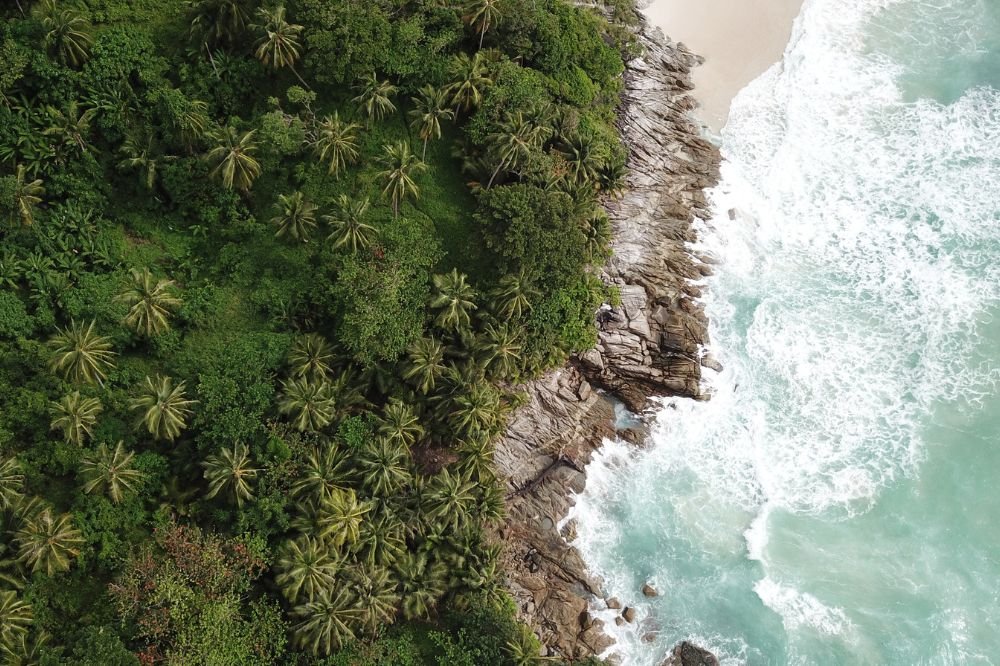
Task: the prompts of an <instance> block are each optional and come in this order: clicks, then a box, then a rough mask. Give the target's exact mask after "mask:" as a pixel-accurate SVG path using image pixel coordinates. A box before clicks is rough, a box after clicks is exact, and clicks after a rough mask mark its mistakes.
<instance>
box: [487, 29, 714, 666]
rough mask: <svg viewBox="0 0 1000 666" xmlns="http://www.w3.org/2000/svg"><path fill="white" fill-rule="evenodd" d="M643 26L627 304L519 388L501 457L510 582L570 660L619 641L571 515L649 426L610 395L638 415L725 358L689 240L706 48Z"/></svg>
mask: <svg viewBox="0 0 1000 666" xmlns="http://www.w3.org/2000/svg"><path fill="white" fill-rule="evenodd" d="M633 30H634V32H635V34H636V37H637V40H638V41H639V43H640V44H641V46H642V47H643V53H642V55H640V56H639V57H637V58H635V59H633V60H631V61H630V62H628V63H626V70H625V73H624V80H625V90H624V92H623V94H622V105H621V108H620V110H619V119H618V127H619V131H620V133H621V136H622V140H623V142H624V144H625V145H626V147H627V149H628V154H629V156H628V168H629V174H628V177H627V179H626V191H625V194H624V196H623V197H622V198H621V199H619V200H610V201H608V202H606V209H607V212H608V215H609V217H610V219H611V223H612V228H613V240H612V243H611V245H612V249H613V255H612V257H611V259H610V260H609V261H608V262H607V264H606V265H605V266H604V267H603V270H602V273H601V278H602V280H603V281H604V282H605V284H608V285H614V286H616V287H617V288H618V291H619V293H620V295H621V302H620V305H618V306H616V307H612V306H611V305H609V304H606V305H604V306H602V308H601V310H600V311H599V312H598V313H597V318H596V325H597V327H598V344H597V346H596V347H595V348H594V349H591V350H588V351H586V352H584V353H581V354H578V355H576V356H575V357H573V358H572V359H570V361H569V363H568V364H567V365H566V366H565V367H564V368H562V369H560V370H557V371H554V372H551V373H549V374H547V375H546V376H544V377H542V378H541V379H539V380H536V381H534V382H531V383H529V384H527V385H526V386H524V387H522V389H523V390H524V392H525V393H526V395H527V404H526V405H525V406H524V407H522V408H521V409H520V410H519V411H518V412H517V413H516V414H515V416H514V417H513V418H512V419H511V422H510V424H509V425H508V429H507V432H506V433H505V435H504V437H503V439H502V440H501V441H500V442H499V443H498V445H497V449H496V455H495V461H496V467H497V469H498V471H499V473H500V475H501V477H502V478H504V479H505V481H506V483H507V488H508V495H507V505H508V507H507V508H508V521H507V523H506V525H504V527H503V528H501V529H500V530H499V536H500V538H501V539H502V540H503V541H504V542H505V544H506V546H507V558H506V561H505V568H506V572H507V576H508V587H509V589H510V591H511V593H512V595H513V597H514V599H515V601H516V603H517V607H518V613H519V615H520V617H521V619H523V620H525V621H526V622H528V623H529V624H530V625H532V626H533V627H534V628H535V629H536V631H537V632H538V634H539V638H540V639H541V641H542V643H543V645H544V646H545V654H549V655H559V656H562V657H564V658H568V659H572V660H576V659H584V658H586V657H589V656H594V655H599V654H601V653H602V652H604V651H605V650H607V649H608V648H609V647H610V646H611V645H612V640H611V639H610V638H609V637H608V636H607V634H605V633H604V631H603V628H602V627H603V625H602V623H601V621H600V620H597V619H595V618H594V617H593V616H592V615H591V613H590V612H589V609H590V608H591V607H593V608H597V609H601V608H605V607H608V602H610V603H611V604H615V603H616V601H615V600H606V599H605V598H604V595H603V592H602V590H601V581H600V580H598V579H596V578H595V577H594V576H592V575H591V574H590V573H589V572H588V571H587V568H586V565H585V563H584V562H583V560H582V559H581V557H580V555H579V553H577V551H576V550H575V548H573V547H572V546H571V545H570V544H569V542H570V541H572V539H573V536H574V525H573V523H572V522H569V523H567V524H563V523H564V519H565V517H566V515H567V514H568V512H569V509H570V507H571V506H572V504H573V502H574V500H573V496H574V494H575V493H578V492H581V491H582V490H583V488H584V486H585V484H586V478H585V474H584V471H583V470H584V467H585V466H586V464H587V463H588V462H590V459H591V455H592V454H593V452H594V451H596V450H597V449H598V448H600V446H601V445H602V443H603V441H604V439H605V438H606V437H612V436H615V435H616V434H617V435H619V436H623V437H625V438H627V439H629V440H631V441H636V440H638V439H640V438H641V433H638V432H635V431H628V430H626V431H624V432H620V433H615V431H614V428H613V427H612V420H613V413H614V410H613V407H612V403H611V402H610V401H609V399H608V397H607V396H611V397H613V398H616V399H618V400H620V401H621V402H622V403H624V404H625V406H627V407H628V408H629V409H630V410H631V411H633V412H635V413H641V412H642V411H643V410H644V409H645V407H646V405H647V401H648V399H649V398H650V397H652V396H661V395H675V396H685V397H690V398H693V399H699V400H703V399H707V398H708V397H709V396H707V395H706V394H704V393H703V392H702V388H701V382H700V380H701V368H702V366H703V365H704V366H708V367H717V365H718V364H717V362H716V361H714V360H713V359H712V358H711V357H703V356H702V353H703V352H702V350H703V348H704V347H705V346H706V345H707V343H708V322H707V319H706V317H705V314H704V311H703V309H702V307H701V306H700V305H699V304H698V302H697V299H698V297H699V296H700V295H701V292H700V290H699V288H698V287H697V286H695V285H694V281H696V280H699V279H700V278H702V277H704V276H706V275H709V274H710V273H711V270H712V269H711V265H710V260H709V259H708V258H707V257H699V256H695V255H693V254H692V253H691V251H690V249H689V244H690V243H691V242H693V241H694V240H695V232H694V230H693V228H692V223H693V221H694V219H695V218H703V217H705V216H707V215H708V214H709V205H708V202H707V199H706V195H705V191H706V190H707V189H708V188H711V187H712V186H714V185H715V184H716V183H717V182H718V178H719V163H720V161H721V157H720V155H719V152H718V149H717V148H716V147H715V146H714V145H713V144H711V143H710V142H709V141H707V140H706V139H705V138H704V137H703V136H702V128H701V126H700V125H699V124H698V123H697V121H696V120H695V119H694V118H693V117H692V116H691V111H692V110H693V109H694V108H695V107H696V106H697V102H696V101H695V99H694V97H693V96H692V95H691V91H692V90H693V88H694V84H693V81H692V70H693V69H694V67H696V66H697V65H699V64H700V63H701V62H702V60H701V58H699V57H698V56H696V55H694V54H692V53H691V52H690V51H688V50H687V49H686V48H685V47H684V46H683V45H679V44H676V43H674V42H671V41H670V40H668V39H667V38H665V37H664V36H663V35H662V33H661V32H660V30H659V29H657V28H655V27H653V26H651V25H650V24H649V22H648V20H647V19H646V18H645V17H643V16H642V15H640V20H639V23H638V25H637V26H636V27H635V28H634V29H633ZM595 389H601V390H603V391H604V392H606V395H605V394H602V393H601V392H600V391H598V390H595ZM635 594H636V596H639V595H641V594H642V592H641V591H640V590H636V591H635ZM626 601H627V600H626ZM622 621H625V619H624V618H623V619H622ZM675 655H676V656H675V657H671V658H668V660H667V663H677V664H681V663H683V664H685V665H687V664H694V663H706V664H708V663H712V660H713V659H714V657H711V655H709V654H708V653H704V652H703V651H700V650H698V649H697V648H694V647H693V646H691V645H690V644H686V643H685V644H682V645H679V646H678V649H677V650H676V651H675ZM697 655H701V656H699V657H697V660H695V656H697ZM672 659H676V661H674V662H672V661H671V660H672Z"/></svg>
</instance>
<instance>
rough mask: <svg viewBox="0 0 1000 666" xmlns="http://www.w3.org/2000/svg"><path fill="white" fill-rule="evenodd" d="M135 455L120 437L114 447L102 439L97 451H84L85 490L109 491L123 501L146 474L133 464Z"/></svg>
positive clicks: (82, 469) (81, 474)
mask: <svg viewBox="0 0 1000 666" xmlns="http://www.w3.org/2000/svg"><path fill="white" fill-rule="evenodd" d="M134 457H135V453H133V452H132V451H126V450H125V445H124V444H123V443H122V442H121V441H120V440H119V441H118V443H117V444H115V448H114V449H109V448H108V445H107V444H104V443H102V444H101V445H100V446H98V447H97V450H96V451H95V452H94V453H90V454H86V455H84V456H83V459H82V460H81V462H80V476H81V477H82V478H83V492H85V493H95V492H96V493H107V495H108V497H110V498H111V501H112V502H114V503H115V504H118V503H119V502H121V501H122V499H124V497H125V494H126V493H128V492H131V491H134V490H135V487H134V486H135V484H136V483H138V481H139V480H140V479H142V476H143V474H142V472H140V471H139V470H137V469H135V467H134V466H133V464H132V459H133V458H134Z"/></svg>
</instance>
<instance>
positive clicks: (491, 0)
mask: <svg viewBox="0 0 1000 666" xmlns="http://www.w3.org/2000/svg"><path fill="white" fill-rule="evenodd" d="M467 6H468V13H467V14H466V15H465V16H463V17H462V19H463V20H464V21H465V22H466V23H468V24H469V25H471V26H473V27H474V28H475V29H476V32H478V33H479V48H480V50H481V49H482V48H483V37H485V36H486V31H487V30H489V29H490V27H492V26H493V25H495V24H497V23H499V22H500V19H501V18H502V15H501V13H500V0H471V1H470V2H468V3H467Z"/></svg>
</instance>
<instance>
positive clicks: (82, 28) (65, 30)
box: [38, 0, 94, 67]
mask: <svg viewBox="0 0 1000 666" xmlns="http://www.w3.org/2000/svg"><path fill="white" fill-rule="evenodd" d="M38 12H39V16H40V17H41V19H42V27H43V28H45V30H46V32H45V46H46V47H48V48H51V49H55V52H56V55H57V56H58V58H59V60H60V61H62V62H63V63H65V64H67V65H72V66H73V67H79V66H80V65H82V64H83V63H85V62H87V60H89V59H90V47H91V45H93V43H94V38H93V37H91V36H90V24H89V23H88V22H87V19H85V18H84V17H83V16H82V15H81V14H80V13H79V12H78V11H76V10H75V9H59V7H58V5H57V4H56V0H42V2H41V3H39V5H38Z"/></svg>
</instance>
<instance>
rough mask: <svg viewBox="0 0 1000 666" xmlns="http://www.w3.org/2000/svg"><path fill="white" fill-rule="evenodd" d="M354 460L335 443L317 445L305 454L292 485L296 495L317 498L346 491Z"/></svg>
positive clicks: (352, 472) (352, 477) (352, 475)
mask: <svg viewBox="0 0 1000 666" xmlns="http://www.w3.org/2000/svg"><path fill="white" fill-rule="evenodd" d="M353 468H354V463H353V461H352V460H351V458H350V456H349V455H347V453H346V452H345V451H344V450H343V449H341V448H340V447H338V446H337V445H335V444H332V443H329V444H317V445H316V446H313V447H312V448H311V449H310V450H309V452H308V453H307V454H306V456H305V461H304V463H303V467H302V471H301V473H300V475H299V478H298V479H296V481H295V483H294V484H292V494H293V495H295V496H296V497H311V498H313V499H315V500H317V501H321V500H323V499H324V498H326V497H329V496H330V495H332V494H333V493H335V492H337V491H341V490H347V489H348V488H349V487H350V484H351V482H352V481H353V480H354V470H353Z"/></svg>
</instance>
